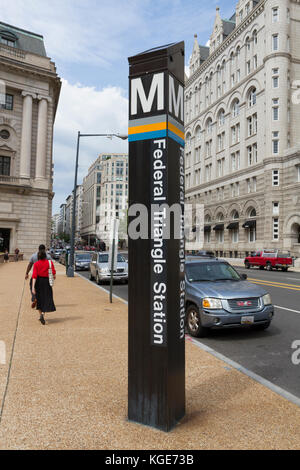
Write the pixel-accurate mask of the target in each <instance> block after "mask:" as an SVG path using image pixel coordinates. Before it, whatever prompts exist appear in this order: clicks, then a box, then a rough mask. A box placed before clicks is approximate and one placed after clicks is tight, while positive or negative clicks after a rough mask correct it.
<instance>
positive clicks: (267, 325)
mask: <svg viewBox="0 0 300 470" xmlns="http://www.w3.org/2000/svg"><path fill="white" fill-rule="evenodd" d="M270 325H271V322H270V321H269V322H268V323H264V324H263V325H255V326H253V329H254V330H256V331H263V330H267V329H268V328H269V326H270Z"/></svg>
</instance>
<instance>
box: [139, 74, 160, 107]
mask: <svg viewBox="0 0 300 470" xmlns="http://www.w3.org/2000/svg"><path fill="white" fill-rule="evenodd" d="M156 91H157V111H162V110H163V109H164V74H163V73H157V74H156V75H154V76H153V79H152V83H151V88H150V91H149V95H148V98H147V97H146V94H145V90H144V87H143V82H142V79H141V78H134V79H133V80H131V115H134V114H137V112H138V111H137V101H138V99H137V97H138V95H139V97H140V102H141V106H142V109H143V112H144V113H150V111H151V109H152V105H153V101H154V98H155V94H156Z"/></svg>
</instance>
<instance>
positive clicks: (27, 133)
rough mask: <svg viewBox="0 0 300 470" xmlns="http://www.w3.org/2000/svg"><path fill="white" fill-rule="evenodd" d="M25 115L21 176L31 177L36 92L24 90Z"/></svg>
mask: <svg viewBox="0 0 300 470" xmlns="http://www.w3.org/2000/svg"><path fill="white" fill-rule="evenodd" d="M22 96H23V117H22V137H21V157H20V177H21V178H30V164H31V140H32V138H31V136H32V100H33V99H34V98H36V95H35V94H34V93H28V92H26V91H23V92H22Z"/></svg>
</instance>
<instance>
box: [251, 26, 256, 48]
mask: <svg viewBox="0 0 300 470" xmlns="http://www.w3.org/2000/svg"><path fill="white" fill-rule="evenodd" d="M252 39H253V44H254V45H256V44H257V31H256V29H255V30H254V31H253V34H252Z"/></svg>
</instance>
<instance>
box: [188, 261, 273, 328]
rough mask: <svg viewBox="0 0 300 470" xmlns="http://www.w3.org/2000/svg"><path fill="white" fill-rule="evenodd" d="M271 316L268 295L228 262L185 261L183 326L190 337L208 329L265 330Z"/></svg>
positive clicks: (271, 308) (271, 309) (271, 310)
mask: <svg viewBox="0 0 300 470" xmlns="http://www.w3.org/2000/svg"><path fill="white" fill-rule="evenodd" d="M273 316H274V306H273V305H272V301H271V297H270V295H269V294H268V293H267V292H266V291H265V289H263V288H262V287H261V286H258V285H256V284H251V283H250V282H248V281H247V275H246V274H243V275H240V274H239V273H238V272H237V271H236V270H235V269H234V268H233V267H232V266H231V265H230V264H229V263H227V262H226V261H222V260H209V259H204V258H202V259H201V258H195V257H190V258H187V260H186V327H187V331H188V333H189V334H190V335H191V336H195V337H203V336H205V335H206V334H207V332H208V331H209V329H216V328H232V327H240V328H241V327H245V326H252V327H255V328H256V329H267V328H268V327H269V326H270V324H271V321H272V319H273Z"/></svg>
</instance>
